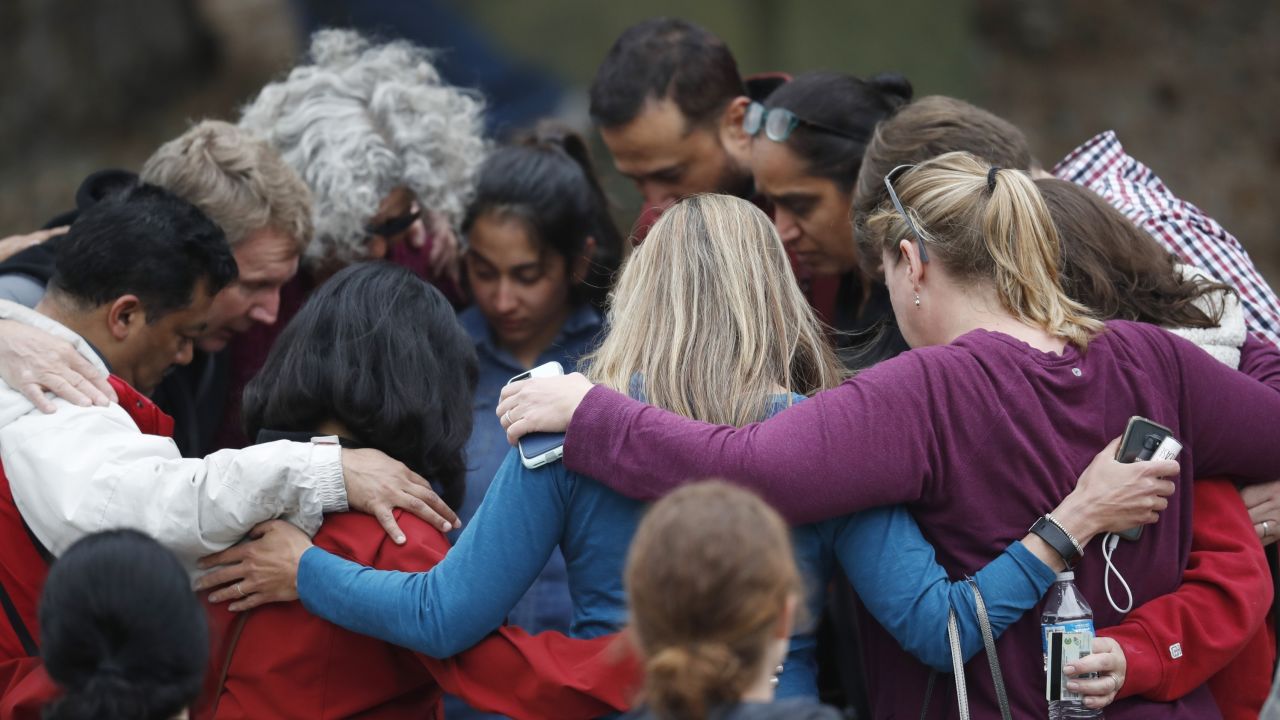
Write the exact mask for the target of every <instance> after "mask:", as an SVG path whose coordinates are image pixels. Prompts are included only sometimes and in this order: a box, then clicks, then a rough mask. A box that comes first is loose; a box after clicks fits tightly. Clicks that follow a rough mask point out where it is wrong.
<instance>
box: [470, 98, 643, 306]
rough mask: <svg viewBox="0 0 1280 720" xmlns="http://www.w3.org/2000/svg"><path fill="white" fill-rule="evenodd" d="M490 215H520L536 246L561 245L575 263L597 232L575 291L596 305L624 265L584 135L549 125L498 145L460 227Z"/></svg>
mask: <svg viewBox="0 0 1280 720" xmlns="http://www.w3.org/2000/svg"><path fill="white" fill-rule="evenodd" d="M485 215H493V216H497V217H501V218H504V219H506V218H513V219H515V220H517V221H519V222H520V223H521V224H523V225H524V227H525V230H526V232H528V233H529V235H530V236H531V239H532V241H533V242H534V244H535V247H537V246H541V247H544V248H546V249H549V250H553V251H555V252H556V253H557V254H559V255H560V256H561V257H563V258H564V260H565V262H566V263H569V265H570V266H572V263H573V261H574V260H576V259H577V258H578V257H579V256H581V255H582V253H583V250H585V248H586V242H587V238H588V237H592V238H595V241H596V250H595V253H594V255H592V257H591V258H590V261H591V265H590V270H589V271H588V273H587V277H585V278H583V281H582V282H581V283H578V284H576V285H575V286H574V287H573V288H572V291H571V297H572V298H573V300H574V301H575V302H581V301H588V302H591V303H592V304H594V305H596V306H600V305H602V304H603V303H604V300H605V298H606V297H607V296H608V294H609V288H610V287H612V285H613V280H614V275H615V274H616V273H617V270H618V265H619V264H620V263H621V259H622V234H621V233H619V232H618V227H617V226H616V225H615V224H614V222H613V218H612V217H611V216H610V215H609V203H608V200H607V199H606V197H605V194H604V190H603V189H602V188H601V186H600V181H599V180H598V179H597V178H596V175H595V171H594V170H593V169H592V165H591V154H590V152H589V151H588V150H587V144H586V142H585V141H584V140H583V139H582V137H581V136H579V135H578V134H576V133H574V132H573V131H571V130H568V129H566V128H562V127H560V126H558V125H555V124H551V123H544V124H542V125H540V126H539V127H538V128H537V129H536V130H534V131H533V132H531V133H528V134H527V135H524V136H523V137H521V138H520V139H519V140H518V141H517V142H516V143H514V144H512V145H508V146H506V147H502V148H499V149H498V150H496V151H494V152H493V154H491V155H490V156H489V157H488V158H487V159H486V160H485V162H484V165H483V166H482V167H481V168H480V179H479V180H478V181H477V182H476V192H475V198H474V199H473V200H472V201H471V205H470V207H469V208H468V209H467V215H466V217H465V218H464V219H463V221H462V231H463V232H464V233H466V232H470V230H471V226H472V225H474V224H475V222H476V220H478V219H480V218H481V217H483V216H485Z"/></svg>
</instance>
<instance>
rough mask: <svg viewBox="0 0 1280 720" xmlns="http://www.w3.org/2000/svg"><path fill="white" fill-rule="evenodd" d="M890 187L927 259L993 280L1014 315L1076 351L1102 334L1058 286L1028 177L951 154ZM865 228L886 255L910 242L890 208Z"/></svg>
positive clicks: (958, 273) (1052, 251)
mask: <svg viewBox="0 0 1280 720" xmlns="http://www.w3.org/2000/svg"><path fill="white" fill-rule="evenodd" d="M894 190H895V191H896V192H897V194H898V197H899V199H900V200H901V201H902V204H903V207H904V208H906V209H907V212H909V213H911V218H912V222H914V223H915V226H916V228H917V229H918V230H919V231H920V233H921V234H923V236H924V242H925V245H926V246H927V247H928V251H929V257H930V260H931V262H939V263H941V264H942V265H944V266H945V267H946V268H947V270H948V271H949V272H950V273H951V274H952V275H953V276H954V277H955V278H956V279H957V280H960V281H962V282H981V283H990V284H991V285H992V286H993V287H994V288H995V291H996V294H997V296H998V297H999V298H1000V303H1001V304H1002V305H1003V306H1004V308H1005V309H1006V310H1008V311H1009V312H1010V313H1011V314H1012V315H1013V316H1014V317H1015V318H1017V319H1018V320H1020V321H1022V322H1025V323H1027V324H1029V325H1034V326H1036V327H1039V328H1041V329H1043V330H1045V331H1046V332H1048V333H1050V334H1051V335H1054V336H1057V337H1060V338H1063V339H1065V340H1066V341H1067V342H1069V343H1071V344H1072V345H1075V346H1076V347H1079V348H1081V349H1083V348H1085V347H1087V346H1088V344H1089V340H1090V339H1091V338H1092V337H1093V336H1094V335H1096V334H1097V333H1098V332H1100V331H1101V330H1102V327H1103V326H1102V323H1101V322H1100V321H1098V320H1097V319H1096V318H1094V317H1093V316H1092V313H1091V311H1090V310H1089V309H1088V308H1086V307H1085V306H1084V305H1081V304H1080V303H1078V302H1076V301H1074V300H1072V299H1071V298H1069V297H1068V296H1067V294H1066V293H1065V292H1064V291H1063V289H1062V283H1061V279H1060V278H1059V275H1058V268H1059V266H1060V263H1059V257H1060V255H1061V245H1060V243H1059V240H1058V231H1057V229H1056V228H1055V226H1054V224H1053V219H1052V217H1050V215H1049V210H1048V208H1047V207H1046V205H1045V202H1044V198H1042V197H1041V196H1040V191H1039V190H1038V189H1037V188H1036V186H1035V183H1034V182H1032V180H1031V178H1030V177H1028V176H1027V174H1026V173H1024V172H1021V171H1018V170H1010V169H992V167H991V166H990V165H988V164H986V163H984V162H982V161H980V160H978V158H976V157H974V156H973V155H970V154H969V153H965V152H952V153H947V154H945V155H939V156H938V157H936V158H934V159H932V160H930V161H928V162H925V163H921V164H920V165H917V166H916V167H915V168H913V169H911V170H908V171H907V172H905V173H904V174H903V175H901V176H900V177H899V178H898V179H897V180H895V182H894ZM867 230H868V232H869V233H870V234H871V238H870V239H871V240H872V241H873V242H874V243H875V245H876V246H878V247H880V248H881V249H887V250H893V249H895V248H896V246H897V244H898V242H899V241H900V240H902V239H903V238H912V237H913V236H912V235H911V231H910V229H909V228H908V227H907V224H906V222H905V221H904V220H903V218H902V216H901V215H900V214H898V213H897V211H896V210H895V209H894V208H893V206H892V205H890V204H887V203H885V204H882V205H881V206H880V208H879V209H878V210H877V211H876V212H874V213H873V214H872V215H871V217H870V218H868V219H867Z"/></svg>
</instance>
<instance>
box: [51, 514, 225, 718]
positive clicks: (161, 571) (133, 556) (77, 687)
mask: <svg viewBox="0 0 1280 720" xmlns="http://www.w3.org/2000/svg"><path fill="white" fill-rule="evenodd" d="M40 637H41V641H42V646H41V651H40V655H41V658H42V659H43V660H44V665H45V669H46V670H47V671H48V673H49V676H50V677H51V678H53V680H54V682H56V683H57V684H58V686H59V687H60V688H61V689H62V690H63V691H64V694H63V695H62V697H61V698H59V699H58V700H56V701H54V702H53V703H52V704H51V705H49V706H48V707H46V708H45V710H44V717H45V718H47V719H48V720H168V718H171V717H173V716H174V715H176V714H177V713H178V712H180V711H181V710H182V709H183V708H185V707H187V706H188V705H190V704H191V703H192V702H193V701H194V700H195V698H196V695H197V694H198V693H199V692H200V686H201V682H202V680H203V678H204V672H205V668H206V666H207V664H208V661H209V632H208V628H207V626H206V624H205V614H204V608H203V607H202V606H201V605H200V601H199V600H198V599H197V598H196V595H195V593H193V592H192V591H191V581H190V579H189V578H188V577H187V572H186V570H184V569H183V568H182V564H181V563H179V562H178V559H177V558H176V557H174V555H173V553H171V552H169V551H168V550H166V549H165V548H164V547H162V546H161V545H160V543H158V542H156V541H155V540H153V539H151V538H149V537H147V536H146V535H143V534H142V533H140V532H137V531H135V530H108V531H106V532H100V533H97V534H94V535H89V536H87V537H84V538H82V539H80V540H78V541H77V542H76V543H75V544H74V545H72V546H71V547H70V549H68V550H67V552H66V553H65V554H64V555H63V556H62V557H61V558H59V559H58V561H57V562H55V563H54V564H53V568H52V569H51V570H50V571H49V577H48V579H47V580H46V581H45V584H44V591H43V592H42V593H41V597H40Z"/></svg>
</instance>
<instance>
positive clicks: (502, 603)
mask: <svg viewBox="0 0 1280 720" xmlns="http://www.w3.org/2000/svg"><path fill="white" fill-rule="evenodd" d="M566 472H567V471H565V469H564V464H563V463H551V464H549V465H546V466H544V467H542V468H538V469H537V470H528V469H526V468H525V467H524V466H523V465H521V464H520V460H519V457H518V456H517V455H516V453H515V451H512V452H511V453H509V454H508V455H507V459H506V460H505V461H504V462H503V464H502V466H501V467H500V468H499V469H498V474H497V476H496V477H495V478H494V480H493V484H492V485H491V486H490V487H489V491H488V492H487V493H486V494H485V498H484V502H482V503H481V504H480V508H479V509H478V510H477V511H476V514H475V516H474V517H473V518H472V519H471V522H470V524H468V525H467V526H466V527H465V528H464V529H463V532H462V536H461V537H459V538H458V544H457V545H455V546H454V547H453V549H451V550H450V551H449V552H448V554H446V555H445V557H444V559H443V560H441V561H440V563H439V564H437V565H436V566H435V567H434V568H432V569H431V570H430V571H429V572H418V573H406V572H398V571H391V570H374V569H372V568H367V567H363V566H361V565H359V564H356V563H353V562H350V561H348V560H345V559H342V558H339V557H337V556H335V555H332V554H330V553H327V552H325V551H324V550H321V549H319V548H311V549H309V550H307V551H306V552H305V553H303V555H302V562H301V564H300V565H299V567H298V596H299V598H300V599H301V600H302V604H303V605H304V606H306V608H307V610H309V611H310V612H311V613H312V614H314V615H317V616H319V617H322V618H324V619H325V620H328V621H329V622H332V623H335V624H337V625H339V626H341V627H344V628H346V629H348V630H351V631H352V632H357V633H360V634H361V635H368V636H371V637H375V638H378V639H380V640H384V641H386V642H390V643H394V644H396V645H400V646H402V647H407V648H410V649H412V650H416V651H418V652H420V653H423V654H424V655H429V656H431V657H438V658H444V657H450V656H452V655H456V654H457V653H459V652H462V651H463V650H466V649H468V648H470V647H471V646H472V645H475V644H476V643H477V642H479V641H480V640H481V639H483V638H484V637H485V636H486V635H488V634H489V633H490V632H492V631H493V630H495V629H496V628H497V627H498V626H500V625H501V624H502V623H503V621H504V620H505V619H506V617H507V614H508V613H509V612H511V608H513V607H514V606H515V604H516V602H518V601H519V600H520V598H521V597H522V596H523V595H524V593H525V591H526V590H528V589H529V586H530V585H532V584H533V581H534V579H535V578H537V577H538V573H539V572H541V571H542V568H543V567H544V566H545V565H546V564H547V559H548V558H549V557H550V556H551V552H552V551H553V550H554V549H555V547H556V545H557V544H558V543H559V542H560V536H561V531H562V528H563V526H564V516H565V507H566V502H565V495H564V493H563V488H564V486H565V483H564V475H565V474H566ZM548 476H557V477H554V478H553V477H548Z"/></svg>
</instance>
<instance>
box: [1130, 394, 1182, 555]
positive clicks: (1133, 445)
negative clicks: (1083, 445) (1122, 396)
mask: <svg viewBox="0 0 1280 720" xmlns="http://www.w3.org/2000/svg"><path fill="white" fill-rule="evenodd" d="M1175 446H1176V447H1175ZM1181 450H1182V444H1181V443H1179V442H1178V441H1177V440H1175V439H1174V438H1173V431H1172V430H1170V429H1169V428H1167V427H1165V426H1163V425H1161V424H1159V423H1157V422H1153V421H1151V420H1148V419H1146V418H1144V417H1139V416H1137V415H1134V416H1133V417H1131V418H1129V424H1128V425H1127V426H1126V427H1125V429H1124V435H1122V436H1121V438H1120V448H1119V449H1118V450H1116V461H1117V462H1122V463H1131V462H1137V461H1139V460H1150V459H1152V458H1154V457H1157V453H1158V454H1159V455H1160V459H1172V458H1174V457H1177V455H1178V453H1179V452H1180V451H1181ZM1170 453H1172V454H1170ZM1117 535H1119V536H1120V537H1122V538H1124V539H1125V540H1129V541H1131V542H1132V541H1136V540H1137V539H1138V538H1140V537H1142V526H1141V525H1139V526H1138V527H1133V528H1129V529H1128V530H1125V531H1124V532H1120V533H1117Z"/></svg>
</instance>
